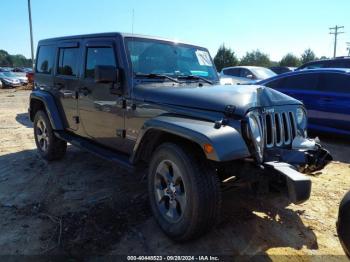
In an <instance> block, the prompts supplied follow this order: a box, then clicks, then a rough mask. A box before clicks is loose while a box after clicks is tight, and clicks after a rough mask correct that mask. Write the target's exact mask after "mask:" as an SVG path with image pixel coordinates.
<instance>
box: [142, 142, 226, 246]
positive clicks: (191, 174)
mask: <svg viewBox="0 0 350 262" xmlns="http://www.w3.org/2000/svg"><path fill="white" fill-rule="evenodd" d="M148 189H149V197H150V203H151V208H152V212H153V214H154V217H155V219H156V221H157V222H158V224H159V225H160V227H161V229H162V230H163V231H164V232H165V233H166V234H167V235H168V236H169V237H171V238H172V239H174V240H177V241H181V240H182V241H183V240H189V239H193V238H196V237H199V236H200V235H202V234H204V233H205V232H207V231H208V230H209V229H210V228H212V227H213V226H214V225H215V223H216V221H217V220H218V217H219V213H220V209H221V192H220V186H219V182H218V178H217V176H216V173H215V171H214V170H213V169H212V168H211V167H210V166H209V165H208V163H207V162H206V159H204V157H201V156H200V155H199V154H196V153H195V152H194V151H193V150H191V149H190V148H188V147H186V146H184V147H179V146H177V145H175V144H172V143H165V144H163V145H161V146H160V147H159V148H158V149H157V150H156V152H155V153H154V155H153V157H152V160H151V164H150V169H149V174H148Z"/></svg>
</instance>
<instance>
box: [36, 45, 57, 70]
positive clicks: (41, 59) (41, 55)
mask: <svg viewBox="0 0 350 262" xmlns="http://www.w3.org/2000/svg"><path fill="white" fill-rule="evenodd" d="M54 60H55V47H53V46H40V47H39V52H38V57H37V62H36V67H35V68H36V72H37V73H41V74H51V73H52V70H53V64H54Z"/></svg>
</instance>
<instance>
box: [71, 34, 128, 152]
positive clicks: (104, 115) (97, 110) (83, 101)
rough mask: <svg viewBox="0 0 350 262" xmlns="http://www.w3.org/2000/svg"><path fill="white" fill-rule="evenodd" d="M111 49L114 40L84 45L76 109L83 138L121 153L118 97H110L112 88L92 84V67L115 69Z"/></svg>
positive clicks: (114, 59)
mask: <svg viewBox="0 0 350 262" xmlns="http://www.w3.org/2000/svg"><path fill="white" fill-rule="evenodd" d="M115 46H116V43H115V42H114V39H106V40H103V41H98V42H96V41H87V42H85V47H84V61H85V63H84V70H83V71H84V74H83V76H82V80H81V83H80V87H79V92H78V94H79V100H78V108H79V116H80V120H81V123H82V126H83V128H84V131H85V136H87V137H88V138H90V139H92V140H94V141H96V142H97V143H99V144H102V145H104V146H107V147H110V148H113V149H118V150H120V151H124V150H123V144H124V140H125V139H124V138H123V136H122V133H121V132H123V131H122V130H124V109H123V103H122V97H121V96H120V95H116V94H112V93H111V90H110V89H111V87H112V85H113V84H111V83H108V84H107V83H95V66H97V65H100V66H101V65H106V66H115V67H118V65H117V61H118V60H117V53H116V49H115Z"/></svg>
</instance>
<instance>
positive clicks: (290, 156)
mask: <svg viewBox="0 0 350 262" xmlns="http://www.w3.org/2000/svg"><path fill="white" fill-rule="evenodd" d="M332 159H333V158H332V156H331V155H330V153H329V152H328V151H327V150H326V149H325V148H323V147H322V146H321V145H320V144H317V143H316V144H315V146H314V147H313V148H311V149H308V148H305V149H302V148H299V149H287V148H271V149H267V150H265V152H264V160H265V162H272V161H278V162H285V163H289V164H291V165H293V166H294V167H295V168H297V170H298V171H300V172H302V173H311V172H314V171H316V170H320V169H322V168H323V167H324V166H325V165H327V164H328V163H329V162H330V161H331V160H332Z"/></svg>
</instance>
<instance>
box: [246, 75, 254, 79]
mask: <svg viewBox="0 0 350 262" xmlns="http://www.w3.org/2000/svg"><path fill="white" fill-rule="evenodd" d="M246 78H249V79H254V76H253V75H247V76H246Z"/></svg>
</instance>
